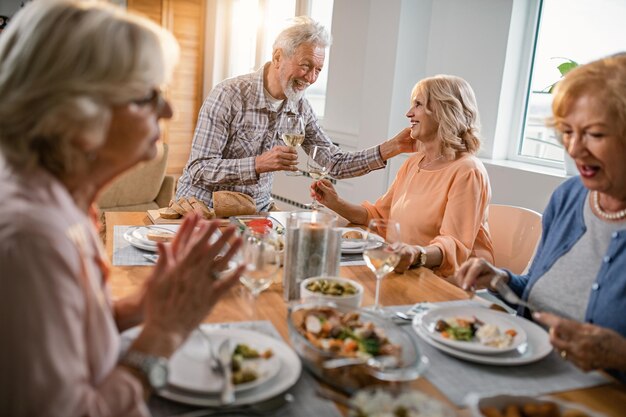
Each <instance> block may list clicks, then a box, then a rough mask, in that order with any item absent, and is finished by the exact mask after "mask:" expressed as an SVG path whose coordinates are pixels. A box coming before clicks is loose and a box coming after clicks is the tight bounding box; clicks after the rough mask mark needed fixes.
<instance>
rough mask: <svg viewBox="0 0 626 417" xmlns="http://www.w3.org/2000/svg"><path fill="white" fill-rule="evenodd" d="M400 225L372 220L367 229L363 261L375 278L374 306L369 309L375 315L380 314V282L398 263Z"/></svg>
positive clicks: (387, 221) (400, 242)
mask: <svg viewBox="0 0 626 417" xmlns="http://www.w3.org/2000/svg"><path fill="white" fill-rule="evenodd" d="M401 246H402V241H401V239H400V224H399V223H398V222H396V221H394V220H384V219H373V220H371V221H370V222H369V225H368V227H367V236H366V238H365V247H364V250H363V259H365V263H366V264H367V266H368V267H369V269H371V270H372V272H374V275H375V276H376V293H375V295H374V305H373V306H371V307H370V309H371V310H373V311H375V312H376V313H382V308H381V306H380V303H379V301H378V300H379V297H380V281H382V279H383V278H384V277H385V275H387V274H388V273H390V272H391V271H393V269H394V268H395V267H396V265H397V264H398V262H399V261H400V248H401Z"/></svg>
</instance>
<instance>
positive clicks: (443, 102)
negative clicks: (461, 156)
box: [411, 75, 480, 158]
mask: <svg viewBox="0 0 626 417" xmlns="http://www.w3.org/2000/svg"><path fill="white" fill-rule="evenodd" d="M417 92H420V93H422V95H423V96H424V103H423V105H424V108H425V109H426V113H427V114H429V115H430V116H431V117H432V118H433V119H434V120H435V122H437V123H438V124H439V127H438V131H437V134H438V136H439V137H440V138H441V140H442V145H441V148H442V149H441V153H442V154H443V155H445V156H446V157H448V158H454V157H455V156H456V155H457V154H458V153H471V154H475V153H476V152H478V149H479V148H480V138H479V136H478V134H479V130H480V117H479V114H478V106H477V105H476V97H475V95H474V90H472V87H471V86H470V85H469V83H468V82H467V81H465V80H464V79H463V78H461V77H456V76H453V75H436V76H434V77H429V78H424V79H423V80H421V81H420V82H418V83H417V84H415V87H413V93H412V95H411V96H412V97H415V95H416V94H417Z"/></svg>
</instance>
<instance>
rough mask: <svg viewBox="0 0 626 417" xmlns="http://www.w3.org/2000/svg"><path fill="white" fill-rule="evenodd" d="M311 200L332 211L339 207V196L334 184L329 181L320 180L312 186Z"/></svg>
mask: <svg viewBox="0 0 626 417" xmlns="http://www.w3.org/2000/svg"><path fill="white" fill-rule="evenodd" d="M311 198H314V199H315V200H317V201H318V202H319V203H321V204H323V205H325V206H326V207H328V208H329V209H331V210H335V209H336V207H337V206H338V205H339V195H338V194H337V191H336V190H335V187H333V184H332V183H331V182H330V181H328V180H319V181H315V182H313V184H311ZM335 211H336V210H335Z"/></svg>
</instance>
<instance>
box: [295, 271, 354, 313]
mask: <svg viewBox="0 0 626 417" xmlns="http://www.w3.org/2000/svg"><path fill="white" fill-rule="evenodd" d="M300 297H301V298H302V299H303V300H304V301H328V302H333V303H336V304H338V305H343V306H346V307H353V308H359V307H360V306H361V300H362V299H363V286H362V285H361V284H359V283H358V282H356V281H353V280H351V279H347V278H341V277H328V276H326V277H311V278H307V279H305V280H304V281H302V282H301V283H300Z"/></svg>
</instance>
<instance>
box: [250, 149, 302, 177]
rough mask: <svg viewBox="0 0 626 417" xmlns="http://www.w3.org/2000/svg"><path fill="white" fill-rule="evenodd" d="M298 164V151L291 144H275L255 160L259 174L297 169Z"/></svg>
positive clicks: (255, 166)
mask: <svg viewBox="0 0 626 417" xmlns="http://www.w3.org/2000/svg"><path fill="white" fill-rule="evenodd" d="M297 165H298V152H296V149H295V148H292V147H290V146H275V147H273V148H272V149H270V150H269V151H267V152H265V153H262V154H261V155H259V156H257V157H256V158H255V160H254V168H255V170H256V173H257V174H261V173H263V172H273V171H297V170H298V168H297V167H296V166H297Z"/></svg>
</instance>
